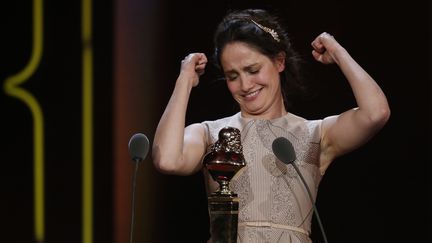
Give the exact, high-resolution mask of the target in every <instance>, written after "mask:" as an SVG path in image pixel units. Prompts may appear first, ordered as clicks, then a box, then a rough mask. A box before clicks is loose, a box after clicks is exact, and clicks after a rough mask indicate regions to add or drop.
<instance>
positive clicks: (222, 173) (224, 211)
mask: <svg viewBox="0 0 432 243" xmlns="http://www.w3.org/2000/svg"><path fill="white" fill-rule="evenodd" d="M203 163H204V165H205V166H206V168H207V170H208V171H209V173H210V175H211V176H212V178H213V180H215V181H216V182H217V183H219V188H218V190H217V191H215V192H213V193H212V194H211V195H210V196H209V197H208V203H209V205H208V207H209V213H210V231H211V232H210V233H211V239H212V242H213V243H235V242H237V223H238V208H239V199H238V197H237V194H235V193H234V192H232V191H231V190H230V188H229V183H230V181H231V179H232V178H233V177H234V175H235V174H236V173H237V172H238V171H239V170H240V169H241V168H243V167H244V166H245V165H246V161H245V159H244V156H243V147H242V145H241V136H240V130H239V129H237V128H234V127H224V128H222V129H221V130H220V131H219V137H218V141H216V142H215V143H214V144H213V145H212V146H211V148H210V152H209V153H207V154H206V155H205V156H204V159H203Z"/></svg>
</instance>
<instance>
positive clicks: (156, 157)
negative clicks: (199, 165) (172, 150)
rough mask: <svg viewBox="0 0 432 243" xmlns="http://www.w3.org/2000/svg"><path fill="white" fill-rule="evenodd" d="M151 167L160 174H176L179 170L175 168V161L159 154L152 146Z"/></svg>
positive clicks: (156, 148) (158, 149) (157, 148)
mask: <svg viewBox="0 0 432 243" xmlns="http://www.w3.org/2000/svg"><path fill="white" fill-rule="evenodd" d="M152 157H153V158H152V159H153V165H154V167H155V169H156V170H157V171H159V172H160V173H162V174H177V173H178V171H179V168H178V166H177V164H178V163H177V159H178V158H177V159H174V158H173V157H169V156H167V155H166V154H164V153H161V150H160V148H159V147H157V146H154V147H153V150H152Z"/></svg>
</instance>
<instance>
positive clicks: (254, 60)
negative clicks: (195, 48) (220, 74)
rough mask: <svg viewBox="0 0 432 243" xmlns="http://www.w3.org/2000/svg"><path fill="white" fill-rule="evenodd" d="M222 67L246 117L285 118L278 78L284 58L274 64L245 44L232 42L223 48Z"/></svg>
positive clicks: (231, 90)
mask: <svg viewBox="0 0 432 243" xmlns="http://www.w3.org/2000/svg"><path fill="white" fill-rule="evenodd" d="M221 64H222V68H223V70H224V74H225V78H226V81H227V85H228V89H229V90H230V92H231V94H232V96H233V97H234V99H235V100H236V101H237V102H238V103H239V105H240V109H241V112H242V115H243V116H244V117H260V118H267V119H271V118H275V117H279V116H281V115H282V114H285V108H284V105H283V98H282V93H281V87H280V76H279V73H280V72H282V71H283V70H284V68H285V55H283V54H281V55H280V56H279V57H277V58H276V59H275V60H272V59H270V58H268V57H267V56H265V55H263V54H261V53H260V52H259V51H258V50H256V49H254V48H252V47H251V46H250V45H248V44H246V43H244V42H232V43H229V44H227V45H226V46H225V47H224V49H223V52H222V55H221Z"/></svg>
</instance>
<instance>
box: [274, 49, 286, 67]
mask: <svg viewBox="0 0 432 243" xmlns="http://www.w3.org/2000/svg"><path fill="white" fill-rule="evenodd" d="M285 58H286V54H285V52H284V51H281V52H279V54H277V56H276V58H275V65H276V67H277V70H278V71H279V72H282V71H283V70H285Z"/></svg>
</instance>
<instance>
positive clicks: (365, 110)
mask: <svg viewBox="0 0 432 243" xmlns="http://www.w3.org/2000/svg"><path fill="white" fill-rule="evenodd" d="M312 47H313V48H314V49H313V51H312V55H313V56H314V58H315V59H316V60H317V61H319V62H321V63H324V64H331V63H336V64H337V65H338V66H339V68H340V69H341V71H342V73H343V74H344V75H345V77H346V79H347V80H348V82H349V84H350V86H351V89H352V91H353V93H354V97H355V99H356V102H357V106H358V107H356V108H354V109H351V110H348V111H345V112H343V113H342V114H340V115H337V116H331V117H327V118H325V119H324V120H323V123H322V133H321V155H320V170H321V172H324V171H325V169H326V168H327V167H328V166H329V165H330V163H331V162H332V161H333V160H334V159H335V158H336V157H338V156H341V155H343V154H345V153H347V152H349V151H352V150H354V149H356V148H358V147H359V146H361V145H362V144H364V143H366V142H367V141H368V140H369V139H370V138H371V137H372V136H373V135H375V134H376V133H377V132H378V131H379V130H380V129H381V128H382V127H383V126H384V125H385V124H386V122H387V120H388V119H389V117H390V108H389V105H388V103H387V98H386V96H385V95H384V93H383V91H382V90H381V88H380V87H379V86H378V84H377V83H376V82H375V80H374V79H373V78H372V77H371V76H370V75H369V74H368V73H367V72H366V71H365V70H364V69H363V68H362V67H361V66H360V65H359V64H358V63H357V62H356V61H355V60H354V59H353V58H352V57H351V56H350V54H349V53H348V52H347V51H346V50H345V48H343V47H342V46H341V45H340V44H339V43H338V42H337V41H336V40H335V39H334V38H333V36H331V35H330V34H328V33H322V34H321V35H319V36H318V37H317V38H316V39H315V40H314V41H313V42H312Z"/></svg>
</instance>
